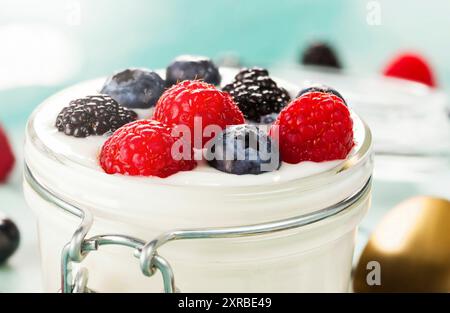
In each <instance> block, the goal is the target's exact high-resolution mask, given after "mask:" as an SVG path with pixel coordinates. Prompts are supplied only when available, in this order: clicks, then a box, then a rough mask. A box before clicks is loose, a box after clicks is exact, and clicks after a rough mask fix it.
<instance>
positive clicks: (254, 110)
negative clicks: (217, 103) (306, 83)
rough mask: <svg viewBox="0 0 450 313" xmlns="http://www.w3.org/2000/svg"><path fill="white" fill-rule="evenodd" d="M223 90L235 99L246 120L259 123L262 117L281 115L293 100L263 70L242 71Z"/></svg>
mask: <svg viewBox="0 0 450 313" xmlns="http://www.w3.org/2000/svg"><path fill="white" fill-rule="evenodd" d="M222 90H223V91H225V92H228V93H229V94H230V95H231V96H232V97H233V100H234V101H235V102H236V104H237V105H238V106H239V108H240V109H241V111H242V113H243V114H244V116H245V118H247V119H249V120H251V121H255V122H258V123H259V122H260V121H261V117H262V116H265V115H268V114H271V113H279V112H280V111H281V109H282V108H283V107H284V106H285V105H286V104H287V103H288V102H289V101H290V100H291V98H290V96H289V93H288V92H287V91H286V89H284V88H281V87H278V86H277V83H276V82H275V81H274V80H273V79H272V78H270V77H269V72H268V71H267V70H266V69H262V68H251V69H243V70H241V71H240V72H239V73H238V74H237V75H236V76H235V80H234V81H233V82H232V83H230V84H228V85H226V86H224V87H223V88H222Z"/></svg>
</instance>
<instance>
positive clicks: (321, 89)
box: [297, 85, 347, 105]
mask: <svg viewBox="0 0 450 313" xmlns="http://www.w3.org/2000/svg"><path fill="white" fill-rule="evenodd" d="M308 92H324V93H329V94H333V95H335V96H336V97H339V98H341V99H342V101H344V103H345V105H347V101H345V99H344V97H343V96H342V95H341V94H340V93H339V92H338V91H337V90H336V89H333V88H331V87H328V86H325V85H313V86H310V87H307V88H304V89H302V90H300V92H299V93H298V95H297V98H298V97H300V96H301V95H304V94H305V93H308Z"/></svg>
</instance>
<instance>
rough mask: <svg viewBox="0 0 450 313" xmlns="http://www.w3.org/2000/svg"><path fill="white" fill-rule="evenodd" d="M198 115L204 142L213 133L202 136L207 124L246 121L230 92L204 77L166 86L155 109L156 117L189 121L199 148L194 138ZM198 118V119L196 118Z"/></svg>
mask: <svg viewBox="0 0 450 313" xmlns="http://www.w3.org/2000/svg"><path fill="white" fill-rule="evenodd" d="M196 117H199V118H200V121H201V125H202V128H201V130H200V129H198V130H197V132H198V134H200V135H201V139H202V140H201V141H202V146H204V145H205V143H206V142H207V141H208V140H209V139H211V138H212V137H214V136H203V130H204V129H205V127H206V126H208V125H217V126H219V127H220V128H221V129H224V128H225V127H226V126H228V125H237V124H243V123H244V122H245V120H244V116H243V115H242V112H241V111H240V110H239V108H238V106H237V105H236V104H235V103H234V101H233V99H232V98H231V96H230V95H229V94H228V93H226V92H222V91H220V90H217V89H216V87H214V86H213V85H210V84H207V83H204V82H201V81H187V80H186V81H183V82H181V83H178V84H177V85H175V86H172V87H171V88H169V89H168V90H166V91H165V92H164V93H163V94H162V96H161V97H160V98H159V100H158V103H157V104H156V107H155V112H154V113H153V119H154V120H157V121H160V122H163V123H166V124H169V125H170V124H176V125H180V124H182V125H186V126H188V127H189V129H190V132H191V140H192V143H194V144H195V147H196V148H200V138H198V139H197V141H198V142H196V141H195V140H194V137H195V135H196V134H194V118H196ZM196 121H197V119H196Z"/></svg>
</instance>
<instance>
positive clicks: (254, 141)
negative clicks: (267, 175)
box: [206, 125, 281, 175]
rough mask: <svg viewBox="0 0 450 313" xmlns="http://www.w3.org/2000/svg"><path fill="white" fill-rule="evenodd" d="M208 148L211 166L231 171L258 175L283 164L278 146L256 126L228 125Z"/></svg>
mask: <svg viewBox="0 0 450 313" xmlns="http://www.w3.org/2000/svg"><path fill="white" fill-rule="evenodd" d="M206 148H207V149H206V151H207V152H206V159H207V160H208V163H209V165H211V166H212V167H214V168H216V169H218V170H219V171H222V172H226V173H230V174H236V175H244V174H254V175H257V174H262V173H264V172H270V171H275V170H277V169H278V168H279V167H280V164H281V163H280V158H279V153H278V149H277V147H276V146H275V145H274V144H273V143H272V140H271V139H270V137H268V136H267V135H266V134H265V133H264V132H263V131H261V130H260V129H259V128H258V127H257V126H256V125H233V126H228V127H227V128H226V129H225V130H224V131H223V132H221V133H220V134H219V135H217V136H216V137H215V138H214V140H212V141H211V142H209V143H208V145H207V147H206Z"/></svg>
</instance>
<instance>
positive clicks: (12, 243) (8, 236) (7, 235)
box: [0, 217, 20, 264]
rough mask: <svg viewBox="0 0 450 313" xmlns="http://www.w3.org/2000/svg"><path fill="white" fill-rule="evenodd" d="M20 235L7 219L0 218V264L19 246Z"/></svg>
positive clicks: (12, 223)
mask: <svg viewBox="0 0 450 313" xmlns="http://www.w3.org/2000/svg"><path fill="white" fill-rule="evenodd" d="M19 241H20V233H19V229H18V228H17V226H16V224H15V223H14V222H13V221H11V220H10V219H9V218H1V217H0V264H2V263H4V262H5V261H6V260H7V259H8V258H9V257H10V256H11V255H12V254H13V253H14V252H15V251H16V250H17V247H18V246H19Z"/></svg>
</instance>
